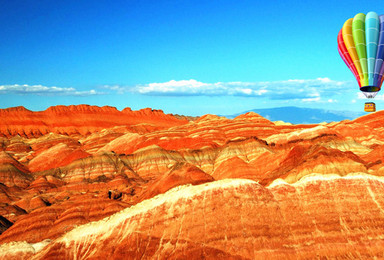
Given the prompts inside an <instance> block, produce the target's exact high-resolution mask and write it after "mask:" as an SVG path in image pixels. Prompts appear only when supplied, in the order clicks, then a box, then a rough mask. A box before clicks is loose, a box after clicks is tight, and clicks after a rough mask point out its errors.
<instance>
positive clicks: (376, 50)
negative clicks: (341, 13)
mask: <svg viewBox="0 0 384 260" xmlns="http://www.w3.org/2000/svg"><path fill="white" fill-rule="evenodd" d="M337 43H338V44H337V45H338V50H339V54H340V56H341V58H342V59H343V60H344V62H345V64H346V65H347V66H348V68H349V69H350V70H351V71H352V73H353V75H354V76H355V78H356V80H357V82H358V84H359V87H360V90H361V91H362V92H363V93H364V95H365V96H366V97H367V98H374V97H375V96H376V94H377V92H379V91H380V89H381V85H382V84H383V79H384V77H383V74H384V62H383V60H384V15H380V16H379V15H377V13H375V12H369V13H368V14H367V15H365V14H363V13H359V14H357V15H355V17H354V18H350V19H348V20H347V21H346V22H345V23H344V26H343V28H342V29H341V30H340V32H339V34H338V37H337ZM372 104H373V106H372ZM368 107H369V108H368ZM372 107H373V108H372ZM375 110H376V109H375V104H374V103H373V102H369V103H366V106H365V111H367V112H373V111H375Z"/></svg>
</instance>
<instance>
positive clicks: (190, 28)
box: [0, 0, 384, 115]
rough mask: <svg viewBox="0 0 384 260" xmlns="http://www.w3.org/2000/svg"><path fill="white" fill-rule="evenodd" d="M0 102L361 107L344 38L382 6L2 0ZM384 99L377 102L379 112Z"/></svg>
mask: <svg viewBox="0 0 384 260" xmlns="http://www.w3.org/2000/svg"><path fill="white" fill-rule="evenodd" d="M1 7H2V8H1V9H2V11H1V12H0V24H1V26H0V38H1V41H0V107H1V108H6V107H12V106H20V105H21V106H25V107H26V108H28V109H31V110H44V109H46V108H47V107H49V106H52V105H59V104H61V105H70V104H90V105H98V106H103V105H110V106H115V107H117V108H118V109H123V108H124V107H131V108H132V109H135V110H136V109H141V108H145V107H151V108H155V109H162V110H164V111H165V112H166V113H178V114H185V115H202V114H207V113H211V114H234V113H238V112H241V111H246V110H250V109H254V108H271V107H281V106H292V105H294V106H299V107H311V108H325V109H334V110H351V111H361V110H362V108H363V104H364V102H365V100H364V99H363V98H362V97H361V96H359V95H358V92H359V90H358V85H357V82H355V79H354V77H353V75H352V73H351V72H350V71H349V70H348V68H347V67H346V65H345V64H344V63H343V61H342V59H341V58H340V57H339V54H338V52H337V40H336V39H337V33H338V31H339V30H340V28H341V27H342V25H343V23H344V21H345V20H347V19H348V18H351V17H353V16H354V15H355V14H356V13H359V12H363V13H367V12H369V11H375V12H377V13H379V14H383V13H384V7H383V5H382V3H380V1H377V0H376V1H361V0H360V1H334V0H332V1H328V0H323V1H310V2H309V1H308V3H305V2H303V1H292V0H284V1H283V0H278V1H257V0H253V1H247V0H245V1H240V0H233V1H229V0H207V1H198V0H194V1H189V0H172V1H162V0H158V1H143V0H141V1H134V0H130V1H120V0H116V1H102V0H98V1H81V0H77V1H52V0H40V1H29V0H24V1H18V0H13V1H1ZM382 100H384V98H383V96H381V95H378V96H377V97H376V101H377V102H376V104H377V106H378V109H380V106H381V103H382Z"/></svg>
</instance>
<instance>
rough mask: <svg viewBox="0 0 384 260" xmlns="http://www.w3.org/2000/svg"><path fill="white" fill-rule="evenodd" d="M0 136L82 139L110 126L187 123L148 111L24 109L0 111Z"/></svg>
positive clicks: (56, 107)
mask: <svg viewBox="0 0 384 260" xmlns="http://www.w3.org/2000/svg"><path fill="white" fill-rule="evenodd" d="M0 117H1V121H0V136H1V135H2V136H15V135H20V136H26V137H36V136H42V135H44V134H47V133H50V132H53V133H59V134H66V135H73V134H80V135H86V134H90V133H93V132H96V131H100V130H102V129H106V128H110V127H114V126H120V125H125V126H132V125H139V124H154V125H156V126H157V127H159V128H167V127H170V126H175V125H180V124H183V123H186V122H188V121H187V120H186V119H183V118H180V117H179V118H176V117H174V116H172V115H166V114H164V113H163V111H161V110H153V109H150V108H146V109H142V110H139V111H132V110H131V109H130V108H125V109H123V110H122V111H119V110H117V109H116V108H115V107H109V106H104V107H97V106H89V105H77V106H54V107H50V108H48V109H47V110H45V111H39V112H32V111H30V110H28V109H26V108H24V107H13V108H8V109H0Z"/></svg>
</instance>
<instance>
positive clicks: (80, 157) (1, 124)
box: [0, 105, 384, 259]
mask: <svg viewBox="0 0 384 260" xmlns="http://www.w3.org/2000/svg"><path fill="white" fill-rule="evenodd" d="M0 118H1V120H0V232H1V234H0V244H3V245H2V246H1V247H0V258H1V257H3V258H6V259H8V258H14V257H16V258H17V257H20V258H21V259H23V258H25V259H28V258H30V257H32V256H34V257H35V258H36V259H46V258H49V257H50V256H54V255H55V254H56V255H58V256H60V257H61V258H76V257H79V258H80V257H85V258H86V257H91V258H92V257H94V258H104V257H105V255H101V253H100V252H99V250H98V249H100V248H103V249H105V250H104V252H106V254H108V255H111V256H114V257H115V258H117V259H118V258H124V257H128V258H135V257H136V258H139V255H141V256H143V257H144V258H146V257H151V258H152V257H156V258H157V257H159V258H163V259H165V258H175V259H176V258H190V257H194V258H197V257H208V258H209V257H212V258H217V257H220V258H239V259H254V258H276V259H277V258H279V257H280V258H287V257H288V258H289V257H290V256H292V258H316V257H318V258H321V257H323V256H324V257H325V256H329V257H331V258H332V257H334V258H338V257H341V258H348V257H349V258H355V257H361V258H371V257H374V256H376V257H383V256H381V255H380V254H379V251H378V250H376V249H377V248H378V247H380V246H382V245H381V244H380V241H379V239H378V238H379V235H378V231H377V230H378V229H379V227H381V226H380V225H381V224H380V223H381V222H382V220H381V218H382V216H381V213H382V211H381V207H382V206H381V205H382V203H383V201H382V199H383V198H382V196H381V194H382V191H381V190H382V187H383V180H382V179H381V177H380V176H383V175H384V131H383V130H384V129H383V127H384V112H376V113H373V114H370V115H367V116H364V117H361V118H358V119H356V120H353V121H342V122H333V123H330V124H319V125H292V124H288V123H284V122H271V121H269V120H267V119H265V118H263V117H261V116H259V115H258V114H255V113H252V112H251V113H247V114H244V115H240V116H238V117H237V118H235V119H233V120H230V119H227V118H224V117H219V116H215V115H205V116H202V117H200V118H186V117H182V116H172V115H166V114H164V113H163V112H161V111H153V110H151V109H146V110H140V111H131V110H130V109H124V110H123V111H118V110H117V109H115V108H112V107H101V108H100V107H94V106H86V105H80V106H68V107H65V106H57V107H52V108H49V109H47V110H45V111H42V112H32V111H29V110H26V109H25V108H22V107H18V108H10V109H5V110H0ZM187 119H188V120H187ZM314 175H315V176H317V177H313V176H314ZM308 176H309V177H308ZM311 176H312V177H311ZM228 179H239V180H231V181H228ZM240 179H242V180H240ZM244 179H246V180H248V181H246V180H244ZM204 183H205V184H204ZM187 184H191V185H195V186H190V187H189V186H187V187H183V188H177V187H178V186H182V185H187ZM175 187H176V190H173V191H171V192H170V193H167V191H168V190H170V189H172V188H175ZM164 193H166V194H165V195H161V194H164ZM157 195H159V197H156V199H152V198H153V197H155V196H157ZM311 196H312V198H311ZM216 197H217V198H216ZM365 203H367V204H365ZM383 207H384V205H383ZM319 208H321V209H322V210H319ZM257 209H259V210H257ZM315 209H316V210H318V211H316V210H315ZM122 210H123V211H122ZM181 211H182V213H180V212H181ZM117 212H124V213H117ZM138 212H139V213H138ZM246 212H248V213H246ZM114 213H117V215H115V216H113V217H111V218H110V219H109V218H106V217H108V216H111V215H112V214H114ZM247 214H249V216H250V219H259V221H257V222H251V221H250V219H248V217H247V216H248V215H247ZM368 215H372V216H371V218H369V217H368ZM116 216H118V217H116ZM183 216H184V217H183ZM98 220H100V222H96V223H95V224H93V223H92V224H89V225H86V226H84V229H81V228H82V225H85V224H87V223H88V222H92V221H98ZM138 220H139V221H138ZM281 221H283V222H284V223H280V222H281ZM337 221H338V222H337ZM209 222H212V223H209ZM97 223H99V224H97ZM100 223H103V224H100ZM128 223H130V224H128ZM154 223H155V224H154ZM194 223H195V224H194ZM359 223H360V224H359ZM104 224H105V225H106V226H107V227H108V232H107V233H106V234H101V233H98V232H102V230H104V226H103V225H104ZM98 225H99V226H98ZM115 225H116V226H115ZM130 225H132V227H135V228H134V230H136V231H135V232H133V231H132V230H133V229H132V230H131V229H130ZM78 226H80V227H79V228H78V229H76V227H78ZM86 227H87V228H86ZM88 227H90V228H89V229H88ZM74 228H75V229H74ZM71 230H72V231H71ZM85 230H87V231H86V232H85ZM92 230H94V231H92ZM218 230H220V231H218ZM241 230H243V231H242V233H239V232H240V231H241ZM359 230H360V231H361V230H365V232H366V233H367V235H366V236H365V237H364V234H362V233H361V232H360V231H359ZM82 232H85V233H84V234H85V235H81V233H82ZM162 232H163V233H162ZM255 232H256V233H255ZM359 232H360V233H359ZM368 233H369V234H368ZM76 236H78V238H76ZM279 236H280V240H279V238H278V237H279ZM369 238H371V240H369ZM356 239H358V240H356ZM17 241H25V242H17ZM63 241H66V242H65V246H63V245H64V244H63V243H64V242H63ZM346 241H347V242H348V243H347V242H346ZM16 242H17V243H16ZM111 245H114V247H115V248H120V247H121V248H123V247H124V248H133V247H135V248H136V250H137V251H136V252H133V251H130V250H127V251H125V253H124V252H122V251H121V250H120V249H116V250H115V251H113V252H112V251H108V250H112V249H110V246H111ZM141 245H143V247H142V246H141ZM144 245H146V246H145V248H144ZM353 245H354V246H356V250H355V251H353V250H352V246H353ZM65 248H66V249H65ZM347 249H348V250H349V251H351V252H355V253H351V254H349V255H348V254H347V251H346V250H347ZM66 250H68V251H66ZM2 252H4V253H3V254H2ZM314 252H318V255H314V254H313V253H314ZM124 254H127V255H124Z"/></svg>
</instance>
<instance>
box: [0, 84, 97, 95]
mask: <svg viewBox="0 0 384 260" xmlns="http://www.w3.org/2000/svg"><path fill="white" fill-rule="evenodd" d="M0 94H20V95H31V94H33V95H40V96H51V95H58V96H92V95H98V94H103V93H99V92H97V91H95V90H93V89H91V90H89V91H78V90H76V89H75V88H61V87H55V86H53V87H47V86H42V85H27V84H24V85H19V84H14V85H0Z"/></svg>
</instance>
